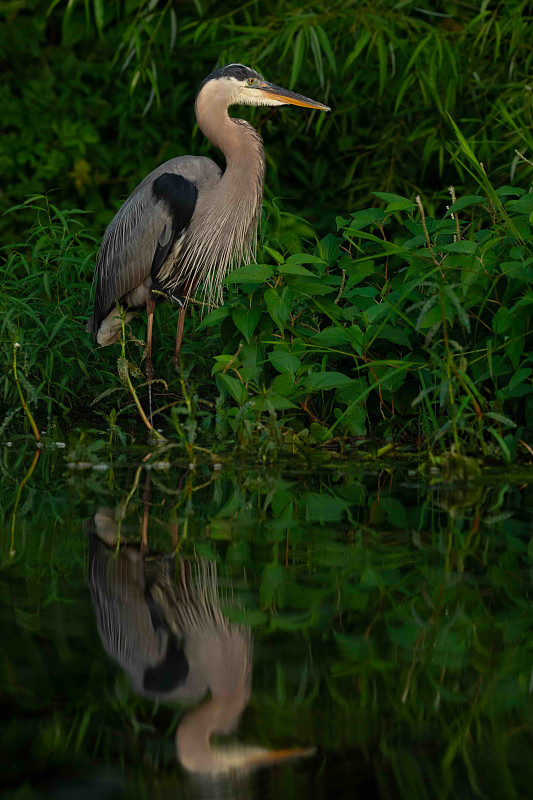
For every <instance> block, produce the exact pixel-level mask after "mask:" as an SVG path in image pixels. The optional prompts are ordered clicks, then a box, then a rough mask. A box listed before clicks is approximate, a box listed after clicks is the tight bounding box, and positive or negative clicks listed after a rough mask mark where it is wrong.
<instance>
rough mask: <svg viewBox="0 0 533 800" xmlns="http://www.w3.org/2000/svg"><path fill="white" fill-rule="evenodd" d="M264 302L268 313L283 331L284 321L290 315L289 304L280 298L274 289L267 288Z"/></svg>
mask: <svg viewBox="0 0 533 800" xmlns="http://www.w3.org/2000/svg"><path fill="white" fill-rule="evenodd" d="M265 302H266V304H267V308H268V313H269V314H270V316H271V317H272V319H273V320H274V322H275V323H276V325H277V326H278V328H279V329H280V331H281V333H283V330H284V327H285V323H286V322H287V320H288V319H289V316H290V313H291V312H290V308H289V306H288V305H287V304H286V303H285V302H284V301H283V300H282V299H281V297H280V295H279V294H278V292H277V290H276V289H267V291H266V292H265Z"/></svg>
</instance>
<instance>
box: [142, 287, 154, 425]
mask: <svg viewBox="0 0 533 800" xmlns="http://www.w3.org/2000/svg"><path fill="white" fill-rule="evenodd" d="M154 310H155V303H154V301H153V299H152V298H149V299H148V300H147V301H146V313H147V315H148V327H147V331H146V358H145V362H144V374H145V375H146V381H147V383H148V411H149V413H150V424H152V381H153V379H154V368H153V366H152V329H153V325H154Z"/></svg>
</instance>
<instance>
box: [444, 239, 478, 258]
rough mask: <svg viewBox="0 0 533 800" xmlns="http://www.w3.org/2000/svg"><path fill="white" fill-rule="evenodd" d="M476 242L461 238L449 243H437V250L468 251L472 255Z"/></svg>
mask: <svg viewBox="0 0 533 800" xmlns="http://www.w3.org/2000/svg"><path fill="white" fill-rule="evenodd" d="M477 247H478V245H477V243H476V242H471V241H469V240H468V239H461V241H459V242H451V243H450V244H439V250H442V251H443V253H468V255H472V254H473V253H475V252H476V250H477Z"/></svg>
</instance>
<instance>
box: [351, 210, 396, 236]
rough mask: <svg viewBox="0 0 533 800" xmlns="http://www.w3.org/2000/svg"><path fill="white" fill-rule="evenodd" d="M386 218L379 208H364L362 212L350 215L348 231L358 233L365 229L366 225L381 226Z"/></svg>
mask: <svg viewBox="0 0 533 800" xmlns="http://www.w3.org/2000/svg"><path fill="white" fill-rule="evenodd" d="M386 217H387V214H386V212H385V211H383V209H381V208H365V209H363V210H362V211H356V212H355V214H352V218H351V220H350V224H349V229H350V230H351V231H358V230H362V229H363V228H366V227H367V226H368V225H381V223H382V222H383V221H384V219H385V218H386ZM342 227H344V226H342Z"/></svg>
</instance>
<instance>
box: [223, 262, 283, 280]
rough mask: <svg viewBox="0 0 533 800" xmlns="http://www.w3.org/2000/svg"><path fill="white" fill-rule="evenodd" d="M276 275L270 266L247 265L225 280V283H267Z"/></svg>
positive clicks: (227, 276) (234, 271) (231, 273)
mask: <svg viewBox="0 0 533 800" xmlns="http://www.w3.org/2000/svg"><path fill="white" fill-rule="evenodd" d="M273 275H274V270H273V269H272V267H270V266H268V264H246V265H245V266H244V267H240V268H239V269H235V270H233V272H230V274H229V275H226V277H225V278H224V283H225V284H229V283H266V282H267V281H268V280H269V279H270V278H272V277H273Z"/></svg>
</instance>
